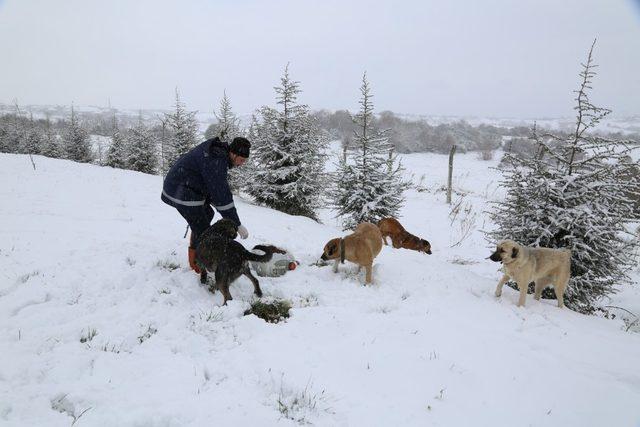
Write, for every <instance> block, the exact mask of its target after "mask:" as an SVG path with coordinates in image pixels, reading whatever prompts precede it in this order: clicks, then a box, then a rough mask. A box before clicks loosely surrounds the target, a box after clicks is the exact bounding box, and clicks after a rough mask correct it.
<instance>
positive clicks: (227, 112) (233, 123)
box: [204, 91, 243, 144]
mask: <svg viewBox="0 0 640 427" xmlns="http://www.w3.org/2000/svg"><path fill="white" fill-rule="evenodd" d="M213 115H214V116H215V117H216V120H217V121H216V123H213V124H211V125H210V126H209V127H208V128H207V131H206V132H205V134H204V136H205V138H207V139H209V138H213V137H216V136H217V137H218V138H220V139H221V140H222V141H224V142H226V143H227V144H230V143H231V141H233V138H235V137H236V136H243V132H242V130H241V129H240V119H238V117H237V116H236V115H235V113H234V112H233V110H232V108H231V101H230V100H229V98H228V97H227V92H226V91H225V92H224V93H223V97H222V100H221V101H220V109H219V110H218V112H215V111H214V112H213Z"/></svg>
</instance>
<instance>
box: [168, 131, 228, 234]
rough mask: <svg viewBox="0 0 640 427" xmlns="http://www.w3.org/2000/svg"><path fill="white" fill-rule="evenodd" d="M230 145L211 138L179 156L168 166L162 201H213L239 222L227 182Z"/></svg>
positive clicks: (182, 203)
mask: <svg viewBox="0 0 640 427" xmlns="http://www.w3.org/2000/svg"><path fill="white" fill-rule="evenodd" d="M232 166H233V164H232V163H231V162H230V160H229V146H228V145H227V144H226V143H224V142H222V141H220V139H219V138H212V139H208V140H206V141H205V142H203V143H202V144H200V145H198V146H196V147H194V148H193V149H191V150H190V151H189V152H188V153H186V154H184V155H183V156H182V157H180V158H179V159H178V160H177V161H176V162H175V163H174V164H173V166H171V169H169V172H168V173H167V176H166V177H165V179H164V184H163V186H162V197H161V198H162V201H163V202H165V203H166V204H168V205H170V206H173V207H178V206H182V207H185V206H186V207H193V206H204V205H205V204H211V205H213V206H214V207H215V208H216V210H217V211H218V212H220V215H222V217H223V218H228V219H230V220H233V221H234V222H235V223H236V224H238V225H240V219H239V218H238V213H237V212H236V208H235V205H234V204H233V195H232V194H231V190H230V189H229V183H228V182H227V171H228V170H229V168H230V167H232Z"/></svg>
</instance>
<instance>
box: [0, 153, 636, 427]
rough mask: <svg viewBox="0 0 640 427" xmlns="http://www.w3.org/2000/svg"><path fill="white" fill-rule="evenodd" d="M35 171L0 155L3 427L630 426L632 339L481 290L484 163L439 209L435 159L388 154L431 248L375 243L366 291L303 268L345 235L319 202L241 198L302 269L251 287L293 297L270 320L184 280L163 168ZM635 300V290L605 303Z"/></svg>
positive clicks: (489, 189) (244, 301) (247, 288)
mask: <svg viewBox="0 0 640 427" xmlns="http://www.w3.org/2000/svg"><path fill="white" fill-rule="evenodd" d="M35 162H36V165H37V170H35V171H34V170H33V169H32V167H31V163H30V161H29V159H28V157H26V156H20V155H8V154H0V198H1V200H2V203H0V425H2V426H5V425H6V426H70V425H72V424H73V423H75V424H73V425H77V426H167V427H168V426H185V425H189V426H242V425H261V426H270V425H295V424H296V423H313V424H316V425H321V426H333V425H339V426H342V425H345V426H346V425H350V426H423V425H439V426H469V425H474V426H503V425H504V426H638V425H640V365H639V363H638V362H639V361H640V334H638V333H637V332H631V331H629V332H625V329H626V327H625V324H624V323H623V322H622V320H620V318H618V319H616V320H606V319H602V318H597V317H589V316H583V315H580V314H577V313H575V312H572V311H570V310H567V309H564V310H560V309H558V308H556V307H555V305H554V303H553V302H552V301H547V300H542V301H541V302H537V301H534V300H533V298H532V296H531V295H529V298H528V299H527V306H526V307H525V308H517V307H516V306H515V302H516V293H515V292H514V291H513V290H511V289H507V288H505V292H504V294H503V297H502V299H499V300H498V299H496V298H495V297H494V296H493V290H494V288H495V284H496V281H497V279H498V277H499V274H498V265H496V264H494V263H492V262H490V261H488V260H486V259H485V258H486V257H487V256H488V255H489V254H490V248H489V244H488V243H487V242H485V240H484V238H483V235H482V233H481V232H480V230H481V229H487V228H489V227H491V225H490V224H488V223H487V220H486V214H484V213H483V211H484V210H485V209H486V208H487V200H489V199H499V198H500V196H501V191H500V189H499V188H498V186H497V180H498V173H497V172H496V171H494V170H491V169H489V166H491V165H495V164H496V163H497V160H494V161H490V162H482V161H479V160H477V158H476V155H475V154H473V153H469V154H464V155H457V156H456V159H455V170H456V172H455V173H454V177H455V183H456V188H457V189H458V193H459V194H458V195H457V196H455V197H454V199H456V201H460V202H461V203H460V206H461V207H462V209H461V210H460V213H459V214H458V216H457V217H456V218H454V219H453V220H452V219H451V217H450V215H449V214H450V207H449V206H447V205H446V204H445V203H444V200H445V193H444V192H442V191H438V188H440V187H442V186H443V185H444V184H445V182H446V163H447V160H446V156H440V155H429V154H412V155H409V156H404V158H403V163H404V166H405V167H406V168H407V174H408V176H409V175H413V180H414V181H416V182H418V181H419V180H420V178H421V177H422V176H424V178H423V180H422V188H423V189H424V190H425V191H422V192H418V191H416V190H411V191H410V192H409V193H408V200H407V204H406V206H405V207H404V208H403V210H402V216H401V221H402V222H403V224H404V225H405V227H406V228H407V229H408V230H409V231H411V232H413V233H414V234H418V235H421V236H423V237H424V238H426V239H428V240H429V241H430V242H431V244H432V246H433V255H431V256H428V255H424V254H419V253H415V252H410V251H406V250H394V249H392V248H390V247H385V248H383V251H382V253H381V254H380V256H379V257H378V258H377V262H376V265H375V267H374V280H375V284H374V285H373V286H367V287H365V286H362V282H363V274H360V275H358V274H357V273H356V269H357V268H356V267H355V266H354V265H348V263H347V264H345V266H341V269H340V272H339V273H338V274H334V273H333V272H332V271H331V268H330V267H317V266H311V264H312V263H313V262H314V261H316V260H317V258H318V257H319V256H320V254H321V251H322V247H323V246H324V244H325V242H326V241H327V240H328V239H329V238H331V237H337V236H340V235H342V234H343V233H342V232H341V231H340V229H339V227H337V225H336V222H335V220H334V219H333V214H332V212H330V211H328V210H327V211H323V212H322V214H321V217H322V219H323V222H324V225H322V224H318V223H315V222H313V221H311V220H309V219H306V218H301V217H291V216H288V215H285V214H282V213H279V212H275V211H272V210H270V209H266V208H263V207H258V206H254V205H252V204H250V203H248V202H245V201H243V200H237V202H236V204H237V206H238V211H239V214H240V217H241V219H242V221H243V223H244V224H245V225H246V226H247V227H248V229H249V231H250V233H251V236H250V238H249V239H248V240H246V241H242V243H243V244H244V245H245V246H248V247H250V246H253V245H254V244H257V243H262V242H270V243H273V244H276V245H279V246H282V247H285V248H287V249H289V250H290V251H291V252H293V253H294V254H295V255H296V257H297V258H298V259H299V260H300V262H301V265H300V267H299V268H298V269H296V270H295V271H292V272H290V273H287V275H286V276H284V277H280V278H261V286H262V289H263V291H264V292H265V298H266V299H268V298H273V297H277V298H285V299H289V300H290V301H291V302H292V303H293V307H294V308H293V309H292V316H291V318H290V319H289V320H288V321H286V322H284V323H280V324H275V325H274V324H268V323H265V322H264V321H262V320H261V319H258V318H256V317H255V316H243V312H244V310H245V309H246V308H247V307H248V306H249V302H250V301H251V300H252V298H253V296H252V286H251V283H250V282H249V281H248V280H247V279H245V278H241V279H239V280H238V281H237V282H236V283H235V284H234V285H232V288H231V293H232V295H233V296H234V298H235V299H234V300H233V301H230V303H229V305H228V306H226V307H221V306H220V304H221V302H222V298H221V295H220V294H219V293H217V294H211V293H209V292H208V291H207V290H206V289H205V288H204V287H203V286H200V285H199V283H198V277H197V276H196V275H195V274H194V273H193V272H192V271H190V270H189V268H188V264H187V262H186V247H187V241H186V239H183V238H182V236H183V234H184V231H185V224H184V222H183V220H182V219H181V217H180V216H179V215H178V213H177V212H176V211H175V210H174V209H172V208H170V207H168V206H166V205H164V204H163V203H162V202H161V201H160V197H159V196H160V189H161V178H160V177H157V176H150V175H144V174H140V173H136V172H131V171H122V170H114V169H110V168H104V167H97V166H91V165H82V164H76V163H71V162H68V161H63V160H52V159H48V158H43V157H39V156H36V157H35ZM463 195H464V197H463ZM461 197H463V199H460V198H461ZM465 208H466V209H465ZM465 236H467V237H465ZM460 240H461V243H459V244H458V245H456V246H454V247H450V246H451V245H454V244H456V243H458V241H460ZM174 267H177V268H174ZM638 277H640V272H638V271H636V272H635V278H636V285H637V284H638ZM639 301H640V293H639V291H638V288H637V287H636V288H628V289H624V290H623V292H621V293H620V294H619V295H618V296H616V299H615V300H614V302H615V305H618V306H621V307H625V308H627V309H629V310H633V309H635V310H637V311H636V312H638V311H640V304H639V303H638V302H639ZM612 304H613V303H612Z"/></svg>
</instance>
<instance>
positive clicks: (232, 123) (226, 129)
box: [204, 91, 250, 192]
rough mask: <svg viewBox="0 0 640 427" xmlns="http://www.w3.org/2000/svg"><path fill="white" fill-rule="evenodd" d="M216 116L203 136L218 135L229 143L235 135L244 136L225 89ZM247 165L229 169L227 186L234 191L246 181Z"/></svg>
mask: <svg viewBox="0 0 640 427" xmlns="http://www.w3.org/2000/svg"><path fill="white" fill-rule="evenodd" d="M213 114H214V116H215V117H216V120H217V121H216V123H213V124H211V125H210V126H209V127H208V128H207V131H206V132H205V135H204V136H205V138H207V139H209V138H213V137H216V136H217V137H218V138H220V140H222V141H223V142H226V143H227V144H230V143H231V141H233V138H235V137H237V136H244V132H243V131H242V129H241V128H240V119H238V117H237V116H236V115H235V113H234V112H233V110H232V108H231V101H230V100H229V98H228V97H227V93H226V91H225V92H224V95H223V97H222V100H221V101H220V109H219V110H218V112H215V111H214V113H213ZM247 166H248V165H244V166H242V167H241V168H233V169H230V170H229V173H228V175H227V176H228V182H229V187H231V190H232V191H234V192H238V191H240V190H241V189H242V188H243V187H244V186H245V184H246V182H247V176H248V175H247V173H248V172H249V170H250V168H249V167H247Z"/></svg>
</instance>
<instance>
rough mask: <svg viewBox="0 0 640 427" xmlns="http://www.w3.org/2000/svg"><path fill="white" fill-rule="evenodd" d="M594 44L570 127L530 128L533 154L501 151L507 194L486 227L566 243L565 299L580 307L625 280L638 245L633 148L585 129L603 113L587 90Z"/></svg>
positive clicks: (544, 243) (532, 240) (527, 239)
mask: <svg viewBox="0 0 640 427" xmlns="http://www.w3.org/2000/svg"><path fill="white" fill-rule="evenodd" d="M594 44H595V42H594ZM593 47H594V46H593V45H592V46H591V50H590V51H589V55H588V58H587V62H586V63H585V64H583V70H582V72H581V73H580V87H579V89H578V90H576V91H575V93H576V95H577V96H576V98H575V101H576V106H575V110H576V113H577V117H576V125H575V128H574V131H573V132H572V133H571V134H570V135H568V136H564V137H561V136H557V135H553V134H546V135H538V133H537V131H536V128H535V127H534V129H533V134H532V136H531V139H532V140H533V141H534V144H535V148H536V149H535V152H534V154H533V155H530V156H522V155H521V156H518V155H514V154H512V153H506V154H505V157H506V163H507V165H509V168H508V169H507V170H506V171H504V172H503V174H504V176H503V182H502V184H503V185H504V187H505V188H506V189H507V194H506V198H505V200H504V202H500V203H496V204H494V206H493V210H492V211H491V212H490V216H491V218H492V220H493V221H494V222H495V224H496V225H497V229H496V230H495V231H493V232H490V233H488V236H489V237H490V238H492V239H494V240H500V239H503V238H507V237H508V238H511V239H513V240H516V241H518V242H519V243H522V244H524V245H530V246H540V247H549V248H568V249H570V250H571V252H572V259H571V280H570V282H569V286H568V289H567V291H566V293H565V297H564V301H565V304H566V305H567V307H569V308H571V309H574V310H578V311H580V312H584V313H590V312H593V311H594V310H595V309H596V307H597V302H598V301H599V300H600V299H601V298H602V297H604V296H606V295H609V294H611V293H614V292H615V291H616V286H617V285H621V284H624V283H627V282H628V281H629V277H628V275H627V273H628V271H629V269H630V268H631V267H633V266H635V265H636V262H637V259H636V256H635V253H636V252H635V250H634V249H635V248H636V247H637V246H638V241H637V239H634V238H633V235H632V234H631V232H630V230H629V227H628V226H629V224H630V223H631V222H632V221H634V220H635V219H636V217H637V215H636V214H635V212H634V201H633V199H632V197H630V195H634V194H635V195H638V194H639V191H640V177H639V176H638V175H637V174H636V175H633V174H632V173H630V172H631V171H632V168H633V167H634V164H633V162H629V161H628V153H629V151H630V150H631V149H632V148H630V146H629V145H627V143H626V142H625V141H619V140H612V139H608V138H604V137H601V136H598V135H596V134H593V133H591V132H590V131H591V130H593V129H594V127H595V126H596V125H597V124H598V122H599V121H600V120H602V119H603V118H604V117H605V116H607V115H608V114H609V113H610V110H607V109H605V108H601V107H597V106H595V105H593V104H592V103H591V102H590V100H589V97H588V91H589V89H591V82H592V79H593V77H594V76H595V74H596V73H595V72H594V68H595V65H594V64H593V60H592V53H593ZM636 167H637V163H636ZM544 295H545V294H543V296H544ZM546 295H548V296H550V297H552V293H546Z"/></svg>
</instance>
